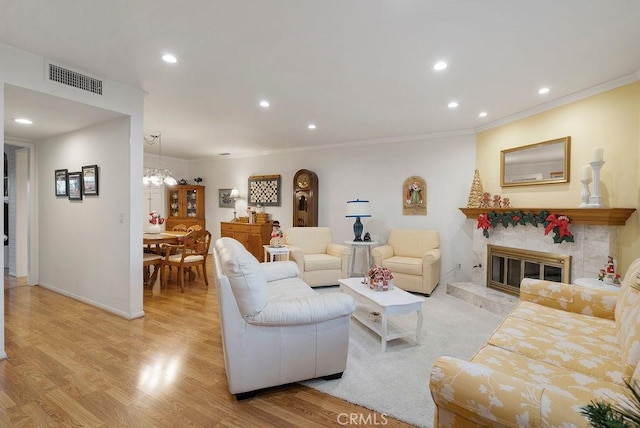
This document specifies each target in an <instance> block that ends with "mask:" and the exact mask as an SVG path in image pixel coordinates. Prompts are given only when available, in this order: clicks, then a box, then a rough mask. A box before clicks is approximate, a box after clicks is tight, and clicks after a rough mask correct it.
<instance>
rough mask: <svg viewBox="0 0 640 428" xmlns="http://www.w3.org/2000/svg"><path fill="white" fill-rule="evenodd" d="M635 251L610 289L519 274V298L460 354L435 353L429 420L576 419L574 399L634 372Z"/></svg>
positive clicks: (620, 389)
mask: <svg viewBox="0 0 640 428" xmlns="http://www.w3.org/2000/svg"><path fill="white" fill-rule="evenodd" d="M639 270H640V259H638V260H636V261H635V262H634V263H633V264H632V265H631V267H630V268H629V270H628V271H627V274H626V275H625V277H624V281H623V283H622V286H621V288H620V290H619V291H607V290H604V289H591V288H585V287H581V286H578V285H572V284H563V283H554V282H547V281H540V280H531V279H525V280H523V281H522V284H521V288H520V303H519V304H518V306H517V307H516V308H515V309H514V311H513V312H512V313H511V314H510V315H509V316H507V317H506V318H505V319H504V321H503V322H502V324H501V325H500V326H499V327H498V329H496V331H495V332H494V334H493V335H492V336H491V337H490V338H489V339H488V341H487V343H486V344H485V345H484V346H483V347H482V348H481V349H480V350H479V351H478V352H477V353H476V355H475V356H474V357H473V358H471V361H463V360H459V359H456V358H450V357H440V358H439V359H438V360H436V362H435V363H434V365H433V368H432V370H431V376H430V389H431V395H432V397H433V401H434V402H435V405H436V412H435V421H434V425H435V426H437V427H478V426H490V427H566V428H568V427H584V426H588V421H587V419H586V418H585V417H584V416H582V415H581V414H580V409H581V407H582V406H585V405H587V404H589V403H590V402H591V401H592V400H602V401H607V402H612V403H613V402H620V400H623V399H624V397H625V393H626V391H627V388H626V386H625V382H631V381H636V380H640V365H639V364H638V361H639V360H640V291H639V288H640V273H639Z"/></svg>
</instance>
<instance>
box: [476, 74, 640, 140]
mask: <svg viewBox="0 0 640 428" xmlns="http://www.w3.org/2000/svg"><path fill="white" fill-rule="evenodd" d="M638 80H640V69H639V70H637V71H635V72H634V73H630V74H627V75H625V76H622V77H619V78H617V79H614V80H610V81H608V82H604V83H601V84H599V85H596V86H592V87H591V88H587V89H584V90H582V91H580V92H574V93H573V94H569V95H566V96H564V97H561V98H558V99H555V100H553V101H549V102H548V103H544V104H540V105H537V106H535V107H533V108H530V109H528V110H524V111H521V112H519V113H516V114H512V115H510V116H507V117H503V118H502V119H498V120H495V121H493V122H490V123H487V124H485V125H482V126H479V127H477V128H476V129H475V130H476V133H480V132H483V131H486V130H489V129H492V128H496V127H498V126H503V125H507V124H509V123H511V122H515V121H517V120H521V119H524V118H527V117H529V116H533V115H535V114H539V113H543V112H545V111H548V110H552V109H554V108H556V107H560V106H563V105H566V104H571V103H573V102H576V101H579V100H582V99H585V98H588V97H591V96H593V95H597V94H601V93H603V92H607V91H610V90H612V89H616V88H619V87H621V86H625V85H628V84H630V83H633V82H636V81H638Z"/></svg>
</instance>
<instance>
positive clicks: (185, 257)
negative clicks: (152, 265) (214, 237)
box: [160, 229, 211, 293]
mask: <svg viewBox="0 0 640 428" xmlns="http://www.w3.org/2000/svg"><path fill="white" fill-rule="evenodd" d="M210 246H211V232H209V231H208V230H204V229H203V230H194V231H192V232H189V233H187V234H186V235H184V237H183V242H182V244H181V245H172V244H167V245H165V246H164V249H165V255H164V262H163V265H162V269H163V270H164V267H167V266H168V267H169V268H171V267H173V266H175V267H177V268H178V278H179V280H180V291H182V292H183V293H184V275H185V274H190V273H191V268H193V267H201V268H202V274H203V276H204V283H205V284H206V285H207V287H208V286H209V279H208V278H207V255H208V254H209V247H210ZM173 250H175V254H172V251H173ZM160 277H161V279H162V281H163V286H166V281H167V277H166V276H165V275H163V274H161V275H160ZM189 277H191V275H189Z"/></svg>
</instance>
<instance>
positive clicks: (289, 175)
mask: <svg viewBox="0 0 640 428" xmlns="http://www.w3.org/2000/svg"><path fill="white" fill-rule="evenodd" d="M474 165H475V135H471V134H466V135H458V136H449V137H441V138H433V139H422V140H419V141H412V142H403V141H397V142H390V143H384V144H372V145H362V146H351V147H343V148H337V147H331V148H327V149H323V150H311V151H300V152H292V153H284V154H278V155H265V156H259V157H251V158H236V159H233V158H231V159H223V160H199V161H192V162H191V163H190V168H189V172H190V174H191V175H192V176H201V177H202V178H203V180H204V181H203V183H202V184H203V185H206V186H207V188H206V217H207V228H208V229H209V230H210V231H211V233H212V234H213V236H214V238H216V239H217V238H218V237H219V236H220V226H219V222H220V221H229V220H231V219H232V218H233V210H232V209H230V208H218V189H220V188H233V187H237V188H238V190H240V193H241V196H242V197H243V199H241V200H238V202H237V209H238V213H244V210H245V209H246V206H247V204H246V196H247V185H248V184H247V180H248V178H249V176H251V175H263V174H280V175H281V176H282V206H280V207H266V209H265V211H266V212H268V213H270V214H271V219H272V220H273V219H275V220H279V221H280V224H281V225H282V226H283V228H285V227H290V226H291V225H292V210H293V193H292V192H293V176H294V174H295V173H296V171H298V170H299V169H301V168H306V169H310V170H312V171H314V172H315V173H316V174H317V175H318V180H319V213H318V217H319V225H320V226H329V227H331V229H332V232H333V237H334V241H335V242H343V241H345V240H353V220H351V219H347V218H345V217H344V214H345V205H346V202H347V201H348V200H352V199H356V198H360V199H368V200H369V201H370V202H371V211H372V214H373V216H372V217H371V218H370V219H363V223H364V230H365V232H367V231H368V232H370V233H371V235H372V238H373V239H374V240H377V241H379V242H385V241H386V236H387V232H388V229H390V228H396V227H399V228H428V229H435V230H438V231H439V232H440V237H441V242H442V243H441V247H442V251H443V257H442V272H443V273H446V272H448V271H450V270H452V269H453V268H454V267H455V266H456V265H457V263H461V264H462V268H463V270H462V271H461V272H458V273H457V274H456V276H455V278H454V276H453V275H448V276H447V277H446V278H444V279H445V280H447V281H449V282H450V281H451V280H453V279H455V280H456V281H462V280H470V279H471V254H472V251H471V249H472V232H473V230H472V228H471V227H470V226H469V225H468V224H467V222H466V221H465V220H466V218H465V216H464V215H463V214H462V213H461V212H460V211H459V210H458V208H459V207H465V206H466V205H467V199H468V196H469V190H470V189H471V183H472V181H473V174H474ZM412 175H418V176H421V177H423V178H424V179H425V180H426V182H427V215H426V216H404V215H403V214H402V195H403V189H402V184H403V182H404V180H405V179H406V178H408V177H410V176H412Z"/></svg>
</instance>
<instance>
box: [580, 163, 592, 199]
mask: <svg viewBox="0 0 640 428" xmlns="http://www.w3.org/2000/svg"><path fill="white" fill-rule="evenodd" d="M585 166H586V167H588V168H589V169H591V165H585ZM583 168H584V167H583ZM582 171H583V177H582V180H580V183H582V193H581V194H580V200H581V201H582V203H581V204H580V205H578V208H589V196H591V193H590V192H589V183H591V170H589V176H588V177H586V178H585V177H584V169H583V170H582Z"/></svg>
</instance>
